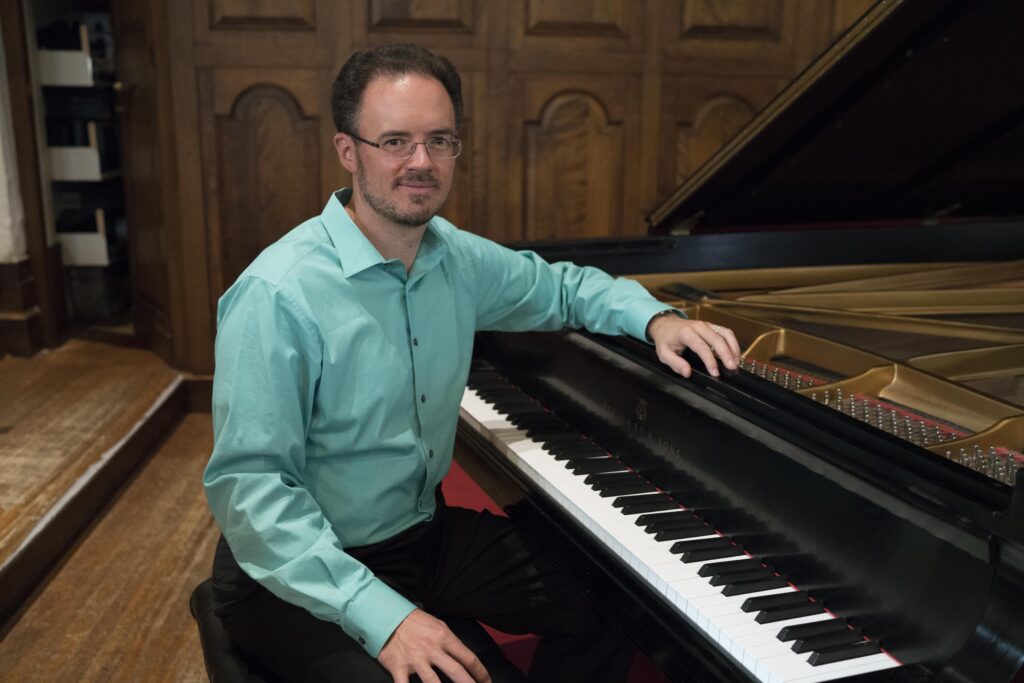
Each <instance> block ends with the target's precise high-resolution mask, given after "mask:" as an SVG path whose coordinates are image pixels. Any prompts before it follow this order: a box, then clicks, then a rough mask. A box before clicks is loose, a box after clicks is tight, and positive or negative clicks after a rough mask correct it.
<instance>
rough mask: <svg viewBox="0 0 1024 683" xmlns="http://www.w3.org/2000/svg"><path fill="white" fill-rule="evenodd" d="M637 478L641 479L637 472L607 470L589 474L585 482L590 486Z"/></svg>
mask: <svg viewBox="0 0 1024 683" xmlns="http://www.w3.org/2000/svg"><path fill="white" fill-rule="evenodd" d="M637 479H639V477H638V476H637V474H636V473H635V472H607V473H599V474H588V475H587V478H586V479H584V480H583V483H584V484H587V485H588V486H595V485H598V484H611V483H613V482H617V481H635V480H637Z"/></svg>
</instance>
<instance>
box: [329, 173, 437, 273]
mask: <svg viewBox="0 0 1024 683" xmlns="http://www.w3.org/2000/svg"><path fill="white" fill-rule="evenodd" d="M350 199H352V190H351V188H347V187H346V188H342V189H340V190H338V191H337V192H335V193H334V194H332V195H331V198H330V199H328V200H327V206H325V207H324V210H323V213H321V214H320V220H321V221H322V222H323V224H324V227H325V228H326V229H327V234H328V235H329V236H330V238H331V241H332V242H333V243H334V248H335V250H336V251H337V253H338V259H339V261H340V262H341V270H342V274H343V275H344V277H345V279H348V278H350V277H352V276H354V275H358V274H359V273H361V272H363V271H364V270H367V269H368V268H373V267H374V266H378V265H381V264H384V263H387V260H386V259H385V258H384V257H383V256H381V254H380V252H379V251H377V248H376V247H375V246H373V244H372V243H371V242H370V240H368V239H367V238H366V235H364V234H363V231H362V230H360V229H359V228H358V227H357V226H356V224H355V223H354V222H353V221H352V217H351V216H349V215H348V211H346V210H345V205H346V204H348V202H349V200H350ZM447 251H448V247H447V245H446V244H445V242H444V240H443V239H442V238H441V236H440V235H439V234H438V231H437V227H436V226H435V224H434V219H433V218H431V219H430V220H429V221H427V229H426V231H425V232H424V233H423V240H422V241H421V242H420V248H419V251H418V252H417V253H416V260H415V261H414V262H413V265H412V271H411V272H410V273H409V279H410V280H416V279H419V278H420V277H422V276H423V275H424V274H426V273H427V271H429V270H430V269H431V268H433V267H434V266H436V265H437V264H438V263H440V262H441V259H442V258H443V257H444V255H445V254H446V253H447ZM392 260H394V259H392Z"/></svg>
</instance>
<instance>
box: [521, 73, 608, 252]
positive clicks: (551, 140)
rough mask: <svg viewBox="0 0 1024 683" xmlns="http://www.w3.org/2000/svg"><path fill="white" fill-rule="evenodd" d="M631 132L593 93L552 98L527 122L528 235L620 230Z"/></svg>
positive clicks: (542, 236) (597, 233) (591, 234)
mask: <svg viewBox="0 0 1024 683" xmlns="http://www.w3.org/2000/svg"><path fill="white" fill-rule="evenodd" d="M625 155H626V149H625V135H624V133H623V124H622V122H621V121H614V120H611V119H610V118H609V116H608V111H607V109H606V108H605V106H604V104H603V103H602V102H600V101H599V100H597V99H596V98H595V97H593V96H592V95H590V94H589V93H582V92H564V93H561V94H559V95H557V96H555V97H554V98H553V99H551V100H550V101H549V102H548V103H547V104H546V105H545V107H544V109H543V111H541V114H540V120H539V121H536V122H530V123H527V124H526V140H525V145H524V162H525V163H524V170H525V178H524V185H525V187H526V190H525V194H524V197H523V199H524V201H525V205H526V206H525V211H524V216H525V221H524V224H523V237H525V238H526V239H530V240H537V239H541V240H543V239H555V238H558V237H569V238H579V237H597V236H600V235H608V234H615V233H618V232H619V230H620V227H621V226H620V225H619V223H620V221H621V216H622V172H623V167H624V165H625Z"/></svg>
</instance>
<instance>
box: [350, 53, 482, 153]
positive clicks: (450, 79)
mask: <svg viewBox="0 0 1024 683" xmlns="http://www.w3.org/2000/svg"><path fill="white" fill-rule="evenodd" d="M409 73H414V74H420V75H422V76H428V77H431V78H436V79H437V80H438V81H440V83H441V85H443V86H444V89H445V90H446V91H447V92H448V97H450V98H451V100H452V106H453V107H454V108H455V128H456V130H458V128H459V126H461V125H462V79H461V78H459V72H457V71H456V70H455V67H454V66H453V65H452V63H451V62H450V61H448V60H447V59H445V58H444V57H441V56H440V55H435V54H434V53H433V52H430V51H429V50H426V49H424V48H422V47H420V46H418V45H409V44H402V43H399V44H393V45H381V46H379V47H374V48H370V49H369V50H363V51H361V52H356V53H355V54H353V55H352V56H351V57H349V58H348V61H347V62H345V64H344V66H342V67H341V71H339V72H338V76H337V78H335V79H334V84H333V85H332V86H331V116H332V117H333V118H334V127H335V128H337V130H338V132H339V133H349V134H356V130H355V127H356V114H357V113H358V112H359V103H360V101H361V100H362V98H363V92H364V91H365V90H366V86H367V85H369V83H370V81H372V80H373V79H374V78H377V77H378V76H385V75H388V76H400V75H402V74H409Z"/></svg>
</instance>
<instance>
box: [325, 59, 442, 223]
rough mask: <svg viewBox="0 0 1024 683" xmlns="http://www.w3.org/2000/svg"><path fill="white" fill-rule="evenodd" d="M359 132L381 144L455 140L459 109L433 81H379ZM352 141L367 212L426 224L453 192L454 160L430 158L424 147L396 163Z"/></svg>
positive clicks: (366, 100) (364, 106) (366, 96)
mask: <svg viewBox="0 0 1024 683" xmlns="http://www.w3.org/2000/svg"><path fill="white" fill-rule="evenodd" d="M356 128H357V130H356V134H357V135H358V136H359V137H361V138H364V139H366V140H369V141H371V142H376V143H380V142H381V141H382V140H384V139H385V138H389V137H404V138H407V139H409V140H412V141H414V142H423V141H424V140H426V139H428V138H429V137H431V136H436V135H443V136H446V137H450V136H454V135H455V109H454V107H453V106H452V101H451V99H450V98H449V97H448V93H447V91H446V90H445V89H444V86H442V85H441V83H440V82H439V81H437V80H436V79H434V78H429V77H426V76H421V75H419V74H403V75H401V76H380V77H377V78H375V79H373V80H372V81H370V83H369V85H367V87H366V90H365V91H364V92H363V98H362V101H361V102H360V105H359V113H358V115H357V117H356ZM353 142H354V145H355V146H354V148H352V155H353V158H354V161H355V163H354V168H349V170H350V171H351V172H352V177H353V180H354V188H353V189H354V192H356V193H357V194H358V197H359V198H360V199H361V200H362V203H364V204H365V206H366V207H367V208H369V209H370V210H371V211H373V212H374V213H376V214H377V215H378V216H380V217H382V218H384V219H386V220H388V221H390V222H392V223H395V224H398V225H404V226H408V227H418V226H421V225H423V224H424V223H426V222H427V221H428V220H430V218H431V217H432V216H434V214H436V213H437V212H438V210H440V208H441V205H442V204H444V201H445V199H447V198H448V193H449V192H450V191H451V187H452V176H453V174H454V171H455V159H451V158H435V157H431V156H430V154H428V153H427V149H426V147H425V146H424V145H417V146H416V148H415V152H414V153H413V155H412V156H411V157H409V158H407V159H393V158H391V157H389V156H387V155H386V154H385V153H384V152H383V151H382V150H380V149H377V148H375V147H372V146H370V145H366V144H363V143H360V142H358V141H353ZM342 161H343V163H344V161H345V156H344V152H342ZM348 166H349V165H348V164H346V167H348Z"/></svg>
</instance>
